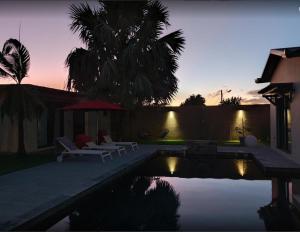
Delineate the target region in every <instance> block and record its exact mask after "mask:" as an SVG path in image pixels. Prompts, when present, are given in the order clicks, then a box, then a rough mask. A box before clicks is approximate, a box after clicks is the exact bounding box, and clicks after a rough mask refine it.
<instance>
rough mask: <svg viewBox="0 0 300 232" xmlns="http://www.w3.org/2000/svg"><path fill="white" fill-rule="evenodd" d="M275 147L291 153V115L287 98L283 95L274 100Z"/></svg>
mask: <svg viewBox="0 0 300 232" xmlns="http://www.w3.org/2000/svg"><path fill="white" fill-rule="evenodd" d="M276 119H277V122H276V124H277V126H276V128H277V147H278V148H279V149H282V150H284V151H287V152H289V153H290V152H291V113H290V101H289V98H288V97H287V96H285V95H283V96H282V97H281V98H278V99H277V100H276Z"/></svg>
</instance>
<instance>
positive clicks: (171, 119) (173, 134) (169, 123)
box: [162, 110, 182, 139]
mask: <svg viewBox="0 0 300 232" xmlns="http://www.w3.org/2000/svg"><path fill="white" fill-rule="evenodd" d="M177 117H178V116H177V112H175V111H173V110H171V111H169V112H167V114H166V119H165V120H166V121H165V123H164V125H163V128H162V129H168V130H169V134H168V135H167V138H168V139H181V137H182V133H181V130H180V125H179V122H178V118H177Z"/></svg>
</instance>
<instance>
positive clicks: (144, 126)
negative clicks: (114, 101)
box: [123, 105, 270, 141]
mask: <svg viewBox="0 0 300 232" xmlns="http://www.w3.org/2000/svg"><path fill="white" fill-rule="evenodd" d="M269 112H270V110H269V105H257V106H241V107H240V109H237V108H233V107H220V106H207V107H200V106H187V107H170V108H169V107H162V108H143V109H140V110H137V111H135V112H131V113H130V114H131V115H130V117H126V118H127V121H124V122H123V125H125V126H124V129H123V137H125V138H130V139H138V138H141V137H143V134H148V135H149V136H148V138H150V139H159V138H160V135H161V133H162V132H163V131H164V130H165V129H168V130H169V134H168V135H167V137H166V138H165V139H217V140H228V139H238V138H239V136H240V135H239V134H238V133H237V132H236V130H235V128H236V127H241V124H242V120H243V121H244V125H245V127H247V128H249V129H250V130H251V131H250V132H249V133H250V134H253V135H255V136H256V137H257V138H258V139H262V140H264V141H266V140H269V132H270V121H269V120H270V116H269ZM124 118H125V117H124ZM249 133H248V134H249Z"/></svg>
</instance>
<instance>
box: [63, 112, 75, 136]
mask: <svg viewBox="0 0 300 232" xmlns="http://www.w3.org/2000/svg"><path fill="white" fill-rule="evenodd" d="M73 126H74V125H73V111H65V112H64V136H67V137H69V138H71V139H73Z"/></svg>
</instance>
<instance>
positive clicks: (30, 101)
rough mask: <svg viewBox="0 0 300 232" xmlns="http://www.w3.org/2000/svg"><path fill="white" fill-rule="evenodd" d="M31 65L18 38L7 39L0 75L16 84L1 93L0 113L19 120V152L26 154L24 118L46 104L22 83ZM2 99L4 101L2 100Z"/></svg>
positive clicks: (0, 59)
mask: <svg viewBox="0 0 300 232" xmlns="http://www.w3.org/2000/svg"><path fill="white" fill-rule="evenodd" d="M29 67H30V55H29V52H28V50H27V48H26V47H25V46H24V45H23V44H22V43H20V41H18V40H16V39H9V40H7V41H6V42H5V43H4V45H3V49H2V52H0V77H2V78H11V79H13V80H14V81H15V82H16V85H9V86H8V87H7V88H6V89H4V90H3V91H2V92H1V94H0V114H1V118H2V119H3V117H4V116H8V117H9V118H10V120H11V121H12V122H13V121H14V120H15V119H16V120H17V121H18V149H17V153H18V154H20V155H22V154H26V150H25V143H24V120H25V119H29V120H32V119H33V118H34V117H35V116H38V115H39V114H40V113H41V112H42V111H43V110H44V108H45V107H44V104H43V103H42V102H41V101H40V100H39V99H38V98H36V97H35V96H34V95H33V94H32V93H31V92H30V91H29V89H27V88H26V87H24V86H23V85H21V82H22V80H23V79H24V78H25V77H26V76H27V73H28V70H29ZM1 100H2V101H1Z"/></svg>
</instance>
